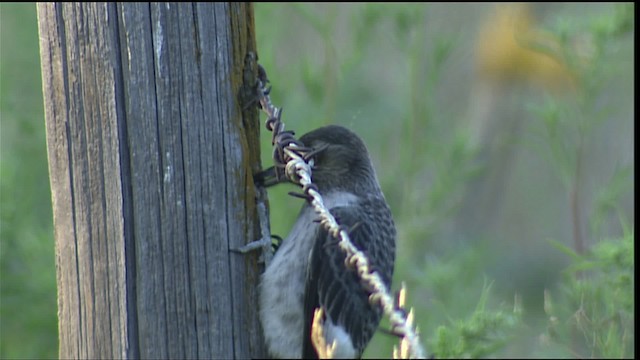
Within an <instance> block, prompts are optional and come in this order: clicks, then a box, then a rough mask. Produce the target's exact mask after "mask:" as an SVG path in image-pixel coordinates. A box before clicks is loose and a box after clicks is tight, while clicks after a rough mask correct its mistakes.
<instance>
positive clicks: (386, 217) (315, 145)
mask: <svg viewBox="0 0 640 360" xmlns="http://www.w3.org/2000/svg"><path fill="white" fill-rule="evenodd" d="M299 140H300V142H301V143H302V144H303V145H304V147H306V148H308V149H311V150H310V153H312V154H313V161H312V162H310V163H311V164H312V171H311V176H312V177H311V180H312V182H313V183H314V184H315V186H316V187H317V189H318V191H319V193H320V194H321V196H322V198H323V202H324V205H325V207H326V208H327V209H328V210H329V211H330V212H331V214H332V215H333V216H334V217H335V219H336V221H337V222H338V224H339V225H341V226H343V227H344V228H345V229H348V231H349V237H350V239H351V242H352V243H353V244H354V245H355V246H356V247H357V248H358V249H359V250H360V251H362V252H363V253H364V254H366V256H367V257H368V260H369V263H370V265H371V267H372V268H373V269H374V270H375V271H377V272H378V274H379V275H380V277H381V279H382V281H383V283H384V284H385V285H386V286H387V289H389V288H390V286H391V279H392V277H393V268H394V263H395V252H396V244H395V242H396V227H395V224H394V221H393V217H392V214H391V209H390V208H389V205H388V204H387V202H386V200H385V197H384V194H383V193H382V190H381V188H380V185H379V182H378V179H377V176H376V172H375V170H374V167H373V164H372V161H371V158H370V156H369V152H368V150H367V148H366V146H365V144H364V142H363V141H362V139H361V138H360V137H359V136H358V135H356V134H355V133H354V132H353V131H351V130H349V129H347V128H345V127H343V126H340V125H329V126H324V127H321V128H318V129H316V130H313V131H311V132H309V133H307V134H305V135H303V136H301V137H300V139H299ZM274 174H275V169H274V168H270V169H267V170H265V171H263V173H262V174H261V176H257V178H259V179H260V181H262V183H263V184H267V185H269V186H271V185H275V184H277V183H281V182H286V181H288V180H286V178H285V177H284V176H282V177H280V178H279V179H278V180H274V176H273V175H274ZM317 218H318V216H317V215H316V213H315V212H314V209H313V208H312V207H311V205H310V204H309V203H308V202H307V203H305V204H304V205H303V206H302V209H301V210H300V213H299V215H298V218H297V220H296V221H295V223H294V225H293V227H292V228H291V230H290V232H289V234H288V235H287V236H286V237H285V238H284V239H283V240H282V242H281V244H280V245H279V247H278V249H277V251H276V252H275V254H274V255H273V258H272V260H271V262H270V263H269V264H268V266H267V267H266V269H265V271H264V273H263V274H262V276H261V280H260V285H259V294H260V295H259V306H260V308H259V317H260V320H261V323H262V327H263V331H264V338H265V343H266V345H267V349H268V351H269V354H270V355H271V356H272V357H274V358H318V354H317V351H316V349H315V348H314V346H313V344H312V341H311V324H312V320H313V316H314V311H315V309H317V308H323V310H324V312H325V317H326V318H325V319H324V325H323V330H324V336H325V338H326V339H325V340H326V342H327V344H331V343H332V342H333V341H335V343H336V349H335V351H334V354H333V356H334V357H335V358H360V357H361V356H362V353H363V351H364V349H365V347H366V346H367V344H368V343H369V341H370V340H371V338H372V337H373V334H374V333H375V331H376V329H377V327H378V325H379V322H380V319H381V316H382V310H381V309H380V308H379V307H378V306H374V305H372V304H371V303H369V300H368V298H369V295H370V292H369V291H368V290H367V289H366V288H365V287H363V286H362V284H361V281H360V279H359V278H358V276H357V274H356V272H355V270H354V269H351V268H347V267H346V265H345V258H346V253H344V252H343V251H342V250H341V249H340V248H339V246H338V244H337V243H338V240H337V239H335V238H333V237H332V235H330V234H329V233H328V232H327V230H326V229H325V228H324V227H323V226H322V225H320V224H318V222H317V221H314V220H316V219H317Z"/></svg>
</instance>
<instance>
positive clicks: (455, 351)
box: [429, 286, 522, 359]
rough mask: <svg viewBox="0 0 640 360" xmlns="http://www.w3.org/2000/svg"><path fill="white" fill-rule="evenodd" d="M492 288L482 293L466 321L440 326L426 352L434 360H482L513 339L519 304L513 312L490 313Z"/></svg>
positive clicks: (519, 315)
mask: <svg viewBox="0 0 640 360" xmlns="http://www.w3.org/2000/svg"><path fill="white" fill-rule="evenodd" d="M490 289H491V286H485V287H484V288H483V290H482V294H481V296H480V300H479V302H478V306H477V308H476V309H475V311H474V312H473V314H472V315H471V316H470V317H469V318H468V319H465V320H453V321H451V324H450V325H448V326H444V325H443V326H439V327H438V328H437V330H436V333H435V335H434V337H433V339H431V341H430V346H429V349H430V351H431V352H432V353H433V354H435V356H436V357H437V358H454V359H456V358H458V359H460V358H465V359H466V358H474V359H475V358H481V357H486V356H490V355H492V354H495V353H496V352H498V351H499V350H500V349H502V348H503V347H504V346H505V345H506V344H507V343H508V342H509V341H510V340H512V338H513V334H514V333H513V330H514V329H516V328H517V327H518V326H519V325H521V312H522V309H521V308H520V305H519V304H518V303H516V304H515V306H514V309H513V310H512V311H508V310H505V309H500V310H489V309H487V308H486V305H487V304H486V303H487V300H488V298H489V294H490Z"/></svg>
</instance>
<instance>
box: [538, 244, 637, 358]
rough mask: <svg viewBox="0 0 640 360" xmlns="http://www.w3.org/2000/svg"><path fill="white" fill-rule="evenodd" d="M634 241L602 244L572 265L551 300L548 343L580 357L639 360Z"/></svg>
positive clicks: (576, 256) (577, 257) (547, 304)
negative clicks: (636, 359)
mask: <svg viewBox="0 0 640 360" xmlns="http://www.w3.org/2000/svg"><path fill="white" fill-rule="evenodd" d="M633 248H634V235H633V233H632V232H629V233H627V234H625V236H624V237H622V238H621V239H611V240H603V241H601V242H599V243H598V244H597V245H596V246H594V247H593V248H592V249H591V250H590V251H589V253H588V254H586V255H580V254H577V253H575V252H571V250H570V249H564V251H566V252H570V253H571V255H572V257H573V258H574V261H573V263H572V264H571V266H569V267H568V268H567V270H566V272H565V279H564V281H563V282H562V286H561V287H560V289H559V290H558V291H557V292H556V294H555V295H553V297H552V295H551V294H550V293H548V294H547V296H546V299H545V300H546V301H545V312H546V314H547V315H548V316H549V322H548V328H547V333H546V337H545V340H546V342H553V343H556V344H559V345H561V346H563V347H565V348H566V349H567V352H568V353H571V354H575V355H576V356H578V357H592V358H593V357H595V358H630V357H634V349H633V347H634V333H635V331H634V285H633V284H634V279H635V277H634V257H633V254H634V251H633V250H634V249H633Z"/></svg>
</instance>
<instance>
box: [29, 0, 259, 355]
mask: <svg viewBox="0 0 640 360" xmlns="http://www.w3.org/2000/svg"><path fill="white" fill-rule="evenodd" d="M38 23H39V30H40V51H41V60H42V79H43V90H44V100H45V115H46V127H47V146H48V155H49V172H50V177H51V190H52V197H53V212H54V226H55V239H56V262H57V279H58V280H57V282H58V316H59V331H60V357H61V358H91V359H97V358H110V359H111V358H153V359H160V358H174V359H178V358H181V359H183V358H209V359H210V358H250V357H253V358H256V357H263V356H264V355H266V353H265V352H264V347H263V340H262V333H261V330H260V325H259V323H258V320H257V315H256V312H257V299H256V284H257V279H258V276H259V272H260V271H259V270H260V269H259V267H258V263H257V255H246V256H242V255H237V254H235V253H229V248H231V247H238V246H241V245H243V244H244V243H246V242H247V241H250V240H254V239H257V238H259V237H260V234H259V227H258V221H257V219H256V206H255V191H254V185H253V180H252V174H253V172H254V171H255V170H256V169H258V168H259V167H260V161H259V146H258V135H259V123H258V117H257V111H256V110H255V109H254V108H251V109H249V110H246V111H243V110H242V104H240V102H239V96H238V95H239V93H240V91H241V89H242V85H243V80H245V78H246V74H247V73H251V74H253V76H255V68H254V69H251V71H253V72H250V71H246V72H245V70H246V69H245V66H244V60H245V55H246V54H247V52H249V51H252V52H255V38H254V23H253V8H252V6H251V5H249V4H238V3H215V4H209V3H206V4H205V3H203V4H189V3H180V4H165V3H160V4H148V3H145V4H141V3H121V4H114V3H107V4H105V3H101V4H96V3H64V4H61V3H55V4H54V3H41V4H38Z"/></svg>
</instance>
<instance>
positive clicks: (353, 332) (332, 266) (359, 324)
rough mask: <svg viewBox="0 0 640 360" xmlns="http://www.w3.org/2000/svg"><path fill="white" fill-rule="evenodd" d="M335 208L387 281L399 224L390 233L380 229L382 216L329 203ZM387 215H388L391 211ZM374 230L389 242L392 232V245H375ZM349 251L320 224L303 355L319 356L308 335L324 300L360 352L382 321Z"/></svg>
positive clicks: (309, 283)
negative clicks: (348, 260)
mask: <svg viewBox="0 0 640 360" xmlns="http://www.w3.org/2000/svg"><path fill="white" fill-rule="evenodd" d="M331 213H332V214H333V216H334V217H335V218H336V220H337V221H338V223H339V224H341V225H344V226H346V227H347V228H351V229H352V230H351V232H350V233H349V237H350V239H351V241H352V242H353V244H354V245H355V246H356V247H357V248H358V249H359V250H361V251H363V252H365V254H367V256H368V258H369V261H370V263H371V264H372V265H373V267H374V268H375V269H376V270H378V271H379V272H380V273H381V275H382V277H383V279H384V280H385V282H387V286H388V285H389V282H390V280H391V275H392V272H393V257H394V254H395V246H394V244H395V239H394V238H393V237H394V236H395V230H394V231H393V232H392V233H389V232H388V231H383V230H382V231H381V229H380V228H379V227H380V225H381V224H380V223H379V222H375V221H361V220H363V219H359V218H358V214H360V215H362V209H358V208H357V207H356V206H344V207H336V208H333V209H331ZM385 215H386V214H385ZM385 217H386V216H385ZM388 218H389V219H390V215H389V217H388ZM383 220H386V219H383ZM390 221H393V220H390ZM392 226H393V225H392ZM392 230H393V229H392ZM374 236H377V238H376V239H377V240H379V241H381V243H382V244H385V245H386V244H389V239H388V237H389V236H391V237H392V238H391V239H390V244H391V246H393V248H392V249H380V246H377V247H376V249H373V248H372V247H371V244H372V239H373V237H374ZM385 237H387V238H385ZM385 251H388V253H385ZM345 257H346V255H345V253H344V252H343V251H342V250H341V249H340V248H339V246H338V244H337V239H335V238H333V237H332V236H331V235H330V234H328V233H327V231H326V230H325V229H324V228H323V227H322V226H319V227H318V231H317V232H316V241H315V244H314V248H313V250H312V252H311V254H310V261H309V268H308V271H307V281H306V289H305V298H304V322H305V326H304V333H303V345H302V349H303V350H302V351H303V353H302V356H303V358H317V357H318V355H317V353H316V351H315V348H314V346H313V344H312V342H311V337H310V335H311V323H312V321H313V315H314V311H315V309H316V308H318V307H320V306H322V307H323V308H324V309H325V314H326V316H327V317H328V318H329V319H331V321H332V322H333V324H334V325H338V326H341V327H342V328H343V329H344V330H345V331H346V333H347V334H349V335H350V337H351V342H352V344H353V346H354V348H355V350H356V353H357V355H358V357H359V356H360V355H361V354H362V351H364V347H365V346H366V345H367V343H368V342H369V340H370V339H371V337H372V336H373V333H374V332H375V330H376V328H377V326H378V323H379V321H380V316H381V311H380V309H378V308H374V307H372V306H371V305H370V304H369V301H368V296H369V293H368V292H367V291H366V290H365V289H364V288H363V287H362V285H361V284H360V281H359V279H358V276H357V274H356V272H355V271H353V270H348V269H347V268H346V266H345V261H344V260H345ZM389 259H390V260H389ZM378 265H380V268H379V269H378V268H376V267H377V266H378ZM354 289H356V291H354Z"/></svg>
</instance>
